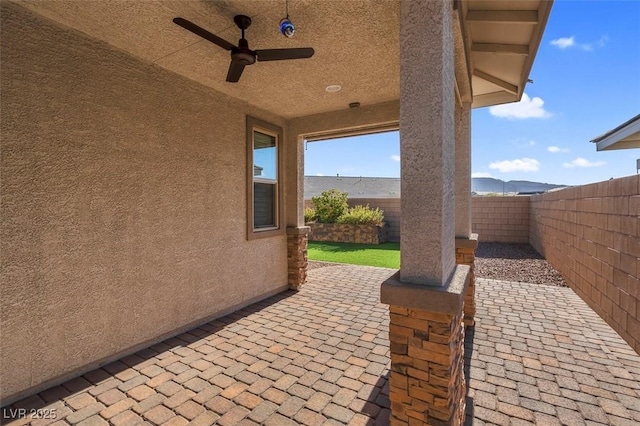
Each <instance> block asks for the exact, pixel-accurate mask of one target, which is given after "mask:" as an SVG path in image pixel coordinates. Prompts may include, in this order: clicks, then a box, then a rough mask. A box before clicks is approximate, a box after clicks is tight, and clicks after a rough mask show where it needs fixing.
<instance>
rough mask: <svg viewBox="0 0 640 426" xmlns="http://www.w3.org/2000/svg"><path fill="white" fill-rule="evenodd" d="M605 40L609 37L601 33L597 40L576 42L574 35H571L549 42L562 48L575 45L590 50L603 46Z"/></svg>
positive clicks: (605, 42)
mask: <svg viewBox="0 0 640 426" xmlns="http://www.w3.org/2000/svg"><path fill="white" fill-rule="evenodd" d="M607 41H609V37H608V36H607V35H603V36H602V37H600V38H599V39H598V40H597V41H594V42H591V43H577V42H576V39H575V37H574V36H571V37H560V38H557V39H555V40H551V44H552V45H553V46H557V47H558V48H559V49H563V50H564V49H568V48H570V47H577V48H580V49H582V50H584V51H587V52H591V51H592V50H594V48H596V47H604V46H605V45H606V44H607Z"/></svg>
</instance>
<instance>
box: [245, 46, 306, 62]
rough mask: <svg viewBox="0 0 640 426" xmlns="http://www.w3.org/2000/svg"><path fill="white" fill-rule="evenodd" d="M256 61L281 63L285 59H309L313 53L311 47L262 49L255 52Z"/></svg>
mask: <svg viewBox="0 0 640 426" xmlns="http://www.w3.org/2000/svg"><path fill="white" fill-rule="evenodd" d="M255 52H256V54H257V55H258V61H260V62H264V61H283V60H286V59H304V58H310V57H312V56H313V54H314V53H315V52H314V50H313V48H312V47H298V48H293V49H262V50H256V51H255Z"/></svg>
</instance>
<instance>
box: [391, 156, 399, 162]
mask: <svg viewBox="0 0 640 426" xmlns="http://www.w3.org/2000/svg"><path fill="white" fill-rule="evenodd" d="M389 158H391V159H392V160H393V161H400V156H399V155H392V156H391V157H389Z"/></svg>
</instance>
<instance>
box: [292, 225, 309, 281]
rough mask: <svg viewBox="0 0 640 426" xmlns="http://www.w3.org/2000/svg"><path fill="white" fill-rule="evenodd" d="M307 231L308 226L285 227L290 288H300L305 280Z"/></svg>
mask: <svg viewBox="0 0 640 426" xmlns="http://www.w3.org/2000/svg"><path fill="white" fill-rule="evenodd" d="M309 231H310V228H309V227H308V226H300V227H293V226H292V227H288V228H287V267H288V284H289V288H290V289H291V290H300V287H302V284H304V283H305V282H306V281H307V267H308V265H309V261H308V258H307V243H308V242H309Z"/></svg>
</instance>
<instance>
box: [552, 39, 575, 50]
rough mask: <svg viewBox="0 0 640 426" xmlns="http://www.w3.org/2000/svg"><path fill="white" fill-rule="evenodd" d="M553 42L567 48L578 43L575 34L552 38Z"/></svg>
mask: <svg viewBox="0 0 640 426" xmlns="http://www.w3.org/2000/svg"><path fill="white" fill-rule="evenodd" d="M551 44H552V45H554V46H558V48H560V49H566V48H568V47H571V46H573V45H575V44H576V42H575V39H574V38H573V36H571V37H560V38H557V39H555V40H551Z"/></svg>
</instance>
